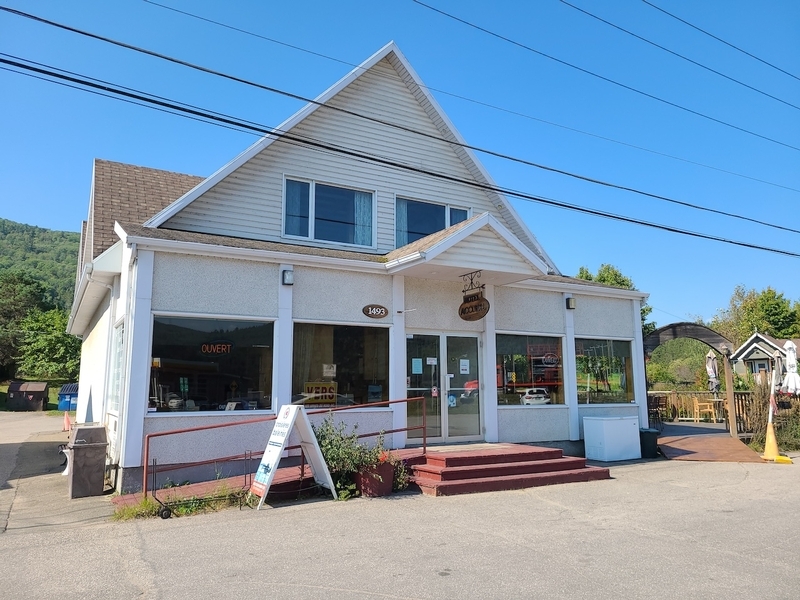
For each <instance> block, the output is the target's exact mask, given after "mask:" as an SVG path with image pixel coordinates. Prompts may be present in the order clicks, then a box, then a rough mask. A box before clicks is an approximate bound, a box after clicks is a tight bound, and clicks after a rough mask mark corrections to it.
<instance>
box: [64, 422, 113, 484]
mask: <svg viewBox="0 0 800 600" xmlns="http://www.w3.org/2000/svg"><path fill="white" fill-rule="evenodd" d="M107 448H108V441H107V437H106V428H105V426H103V425H100V426H97V425H90V426H87V425H76V426H75V427H74V428H73V429H72V435H71V436H70V440H69V443H68V444H67V452H68V453H69V497H70V498H85V497H86V496H102V495H103V485H104V483H105V473H106V449H107Z"/></svg>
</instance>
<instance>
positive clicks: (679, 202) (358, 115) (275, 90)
mask: <svg viewBox="0 0 800 600" xmlns="http://www.w3.org/2000/svg"><path fill="white" fill-rule="evenodd" d="M414 1H417V0H414ZM0 10H4V11H6V12H10V13H12V14H15V15H19V16H23V17H25V18H30V19H32V20H34V21H37V22H42V23H45V24H48V25H52V26H54V27H57V28H60V29H65V30H67V31H70V32H74V33H78V34H80V35H84V36H87V37H89V38H92V39H97V40H100V41H103V42H106V43H110V44H113V45H115V46H119V47H122V48H125V49H128V50H133V51H136V52H139V53H142V54H145V55H148V56H153V57H156V58H159V59H162V60H166V61H168V62H172V63H174V64H178V65H180V66H184V67H188V68H191V69H194V70H197V71H200V72H203V73H207V74H210V75H215V76H218V77H222V78H224V79H229V80H231V81H235V82H237V83H243V84H245V85H248V86H252V87H255V88H257V89H261V90H264V91H268V92H270V93H275V94H279V95H282V96H287V97H289V98H292V99H295V100H302V101H304V102H306V103H310V104H314V105H316V106H318V107H324V108H327V109H329V110H334V111H337V112H341V113H344V114H347V115H349V116H353V117H356V118H359V119H363V120H366V121H371V122H374V123H378V124H380V125H384V126H387V127H392V128H394V129H399V130H401V131H405V132H408V133H411V134H413V135H419V136H422V137H426V138H429V139H433V140H435V141H437V142H441V141H444V142H446V143H448V144H450V145H451V146H454V147H461V148H465V149H467V150H471V151H474V152H480V153H483V154H487V155H489V156H494V157H496V158H501V159H504V160H508V161H511V162H516V163H519V164H523V165H526V166H530V167H534V168H537V169H541V170H544V171H549V172H551V173H557V174H559V175H565V176H567V177H572V178H574V179H578V180H581V181H585V182H588V183H594V184H597V185H602V186H604V187H610V188H615V189H620V190H623V191H627V192H631V193H634V194H639V195H642V196H646V197H648V198H653V199H656V200H662V201H664V202H668V203H672V204H676V205H680V206H685V207H687V208H693V209H695V210H700V211H704V212H710V213H713V214H720V215H723V216H726V217H730V218H733V219H739V220H743V221H748V222H752V223H755V224H758V225H763V226H766V227H771V228H775V229H780V230H783V231H790V232H792V233H800V230H796V229H791V228H788V227H785V226H783V225H776V224H773V223H768V222H766V221H760V220H758V219H753V218H751V217H745V216H742V215H738V214H734V213H729V212H725V211H721V210H717V209H712V208H708V207H704V206H701V205H697V204H692V203H689V202H684V201H682V200H675V199H673V198H669V197H667V196H662V195H659V194H652V193H650V192H645V191H643V190H638V189H636V188H632V187H628V186H622V185H618V184H614V183H610V182H607V181H603V180H600V179H595V178H592V177H588V176H585V175H580V174H577V173H572V172H570V171H565V170H563V169H558V168H555V167H550V166H547V165H543V164H540V163H535V162H533V161H529V160H526V159H523V158H519V157H515V156H511V155H508V154H503V153H501V152H496V151H494V150H489V149H486V148H481V147H478V146H472V145H469V144H466V143H463V142H459V141H457V140H455V139H448V138H446V137H444V136H437V135H434V134H431V133H426V132H422V131H418V130H415V129H413V128H411V127H406V126H403V125H399V124H397V123H392V122H390V121H386V120H385V119H380V118H378V117H374V116H370V115H364V114H361V113H358V112H355V111H351V110H348V109H345V108H341V107H337V106H332V105H329V104H325V103H323V102H320V101H318V100H315V99H312V98H307V97H305V96H301V95H299V94H295V93H292V92H287V91H285V90H281V89H279V88H275V87H271V86H267V85H264V84H261V83H257V82H254V81H250V80H247V79H243V78H241V77H237V76H234V75H229V74H227V73H223V72H221V71H215V70H213V69H209V68H208V67H203V66H201V65H196V64H194V63H190V62H187V61H184V60H181V59H178V58H174V57H171V56H168V55H165V54H160V53H158V52H154V51H152V50H147V49H145V48H140V47H138V46H133V45H131V44H127V43H125V42H120V41H118V40H113V39H111V38H106V37H103V36H100V35H98V34H94V33H90V32H86V31H83V30H80V29H76V28H74V27H70V26H68V25H63V24H60V23H56V22H54V21H49V20H47V19H43V18H41V17H37V16H35V15H29V14H28V13H23V12H21V11H18V10H15V9H9V8H6V7H3V6H0ZM14 58H16V57H14Z"/></svg>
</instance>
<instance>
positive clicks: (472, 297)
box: [458, 290, 490, 321]
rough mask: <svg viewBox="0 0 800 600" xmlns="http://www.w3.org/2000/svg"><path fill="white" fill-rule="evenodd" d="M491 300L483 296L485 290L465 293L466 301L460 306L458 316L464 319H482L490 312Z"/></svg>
mask: <svg viewBox="0 0 800 600" xmlns="http://www.w3.org/2000/svg"><path fill="white" fill-rule="evenodd" d="M489 308H490V305H489V301H488V300H487V299H486V298H484V297H483V290H479V291H476V292H471V293H469V294H464V302H462V303H461V306H459V307H458V316H459V317H461V318H462V319H463V320H464V321H480V320H481V319H482V318H483V317H485V316H486V315H487V314H488V313H489Z"/></svg>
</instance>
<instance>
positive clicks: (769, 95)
mask: <svg viewBox="0 0 800 600" xmlns="http://www.w3.org/2000/svg"><path fill="white" fill-rule="evenodd" d="M559 1H560V2H561V4H565V5H566V6H569V7H570V8H573V9H575V10H577V11H578V12H582V13H583V14H585V15H587V16H589V17H591V18H593V19H595V20H597V21H600V22H601V23H605V24H606V25H608V26H609V27H613V28H614V29H616V30H618V31H621V32H623V33H627V34H628V35H630V36H632V37H635V38H636V39H637V40H641V41H642V42H645V43H646V44H650V45H651V46H654V47H656V48H658V49H659V50H663V51H664V52H668V53H669V54H672V55H673V56H677V57H678V58H681V59H683V60H685V61H687V62H690V63H692V64H693V65H695V66H697V67H700V68H701V69H705V70H706V71H709V72H711V73H714V74H715V75H719V76H720V77H724V78H725V79H727V80H728V81H732V82H733V83H737V84H739V85H741V86H742V87H745V88H747V89H748V90H752V91H754V92H756V93H758V94H762V95H764V96H766V97H767V98H772V99H773V100H776V101H777V102H780V103H782V104H785V105H786V106H791V107H792V108H795V109H797V110H800V106H797V105H796V104H792V103H791V102H787V101H786V100H783V99H782V98H778V97H777V96H773V95H772V94H768V93H767V92H765V91H763V90H760V89H758V88H757V87H753V86H752V85H749V84H747V83H745V82H743V81H739V80H738V79H735V78H733V77H730V76H729V75H726V74H725V73H722V72H720V71H717V70H716V69H712V68H711V67H709V66H706V65H704V64H703V63H700V62H697V61H696V60H693V59H691V58H689V57H688V56H684V55H683V54H679V53H678V52H675V51H674V50H670V49H669V48H667V47H666V46H662V45H661V44H657V43H655V42H653V41H652V40H649V39H647V38H646V37H642V36H641V35H638V34H636V33H633V32H632V31H629V30H628V29H625V28H624V27H620V26H619V25H616V24H614V23H612V22H611V21H607V20H606V19H603V18H602V17H600V16H598V15H596V14H594V13H591V12H589V11H588V10H586V9H583V8H581V7H580V6H575V5H574V4H570V3H569V2H567V0H559Z"/></svg>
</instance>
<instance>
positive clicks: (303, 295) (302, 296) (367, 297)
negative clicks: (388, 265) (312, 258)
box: [292, 266, 392, 325]
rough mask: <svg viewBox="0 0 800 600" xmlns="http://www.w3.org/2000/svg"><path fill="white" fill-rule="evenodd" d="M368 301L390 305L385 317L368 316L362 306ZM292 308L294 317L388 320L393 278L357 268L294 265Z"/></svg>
mask: <svg viewBox="0 0 800 600" xmlns="http://www.w3.org/2000/svg"><path fill="white" fill-rule="evenodd" d="M368 304H380V305H381V306H383V307H385V308H386V309H388V313H387V315H386V316H385V317H384V318H382V319H372V318H370V317H368V316H366V315H365V314H364V313H363V312H362V310H361V309H362V308H363V307H365V306H366V305H368ZM292 312H293V315H292V316H293V317H294V318H295V319H309V320H319V321H344V322H348V323H369V324H370V325H375V324H377V323H386V324H389V323H391V322H392V317H391V316H392V278H391V277H390V276H388V275H378V274H373V273H359V272H357V271H334V270H331V269H316V268H313V267H302V266H298V267H295V268H294V286H293V287H292Z"/></svg>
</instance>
